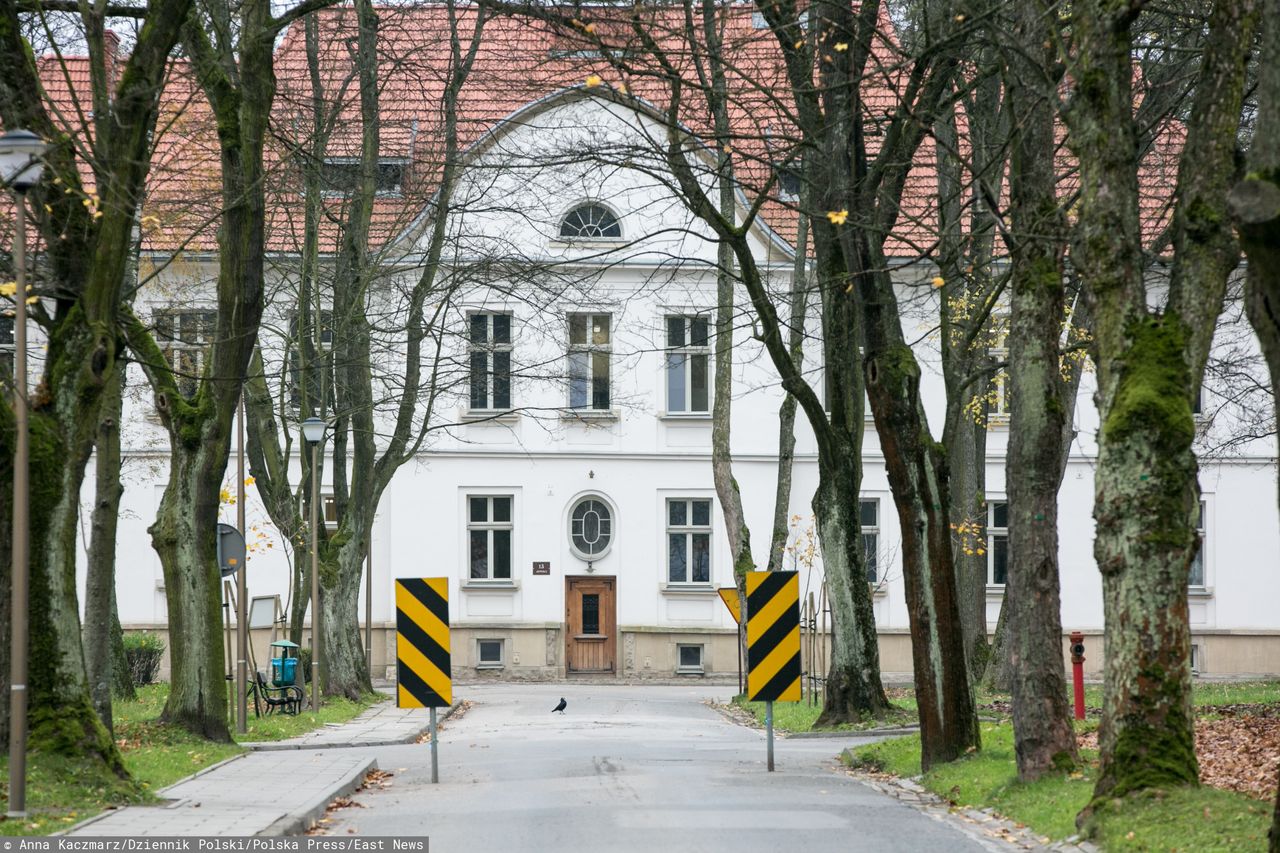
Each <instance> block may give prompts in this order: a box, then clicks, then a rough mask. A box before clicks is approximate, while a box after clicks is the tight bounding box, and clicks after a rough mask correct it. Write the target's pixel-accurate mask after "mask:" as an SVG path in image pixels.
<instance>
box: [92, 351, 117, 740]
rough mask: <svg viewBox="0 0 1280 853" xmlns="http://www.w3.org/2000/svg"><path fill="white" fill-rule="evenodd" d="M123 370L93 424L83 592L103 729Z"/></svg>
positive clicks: (113, 620) (109, 672)
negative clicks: (90, 507) (95, 435)
mask: <svg viewBox="0 0 1280 853" xmlns="http://www.w3.org/2000/svg"><path fill="white" fill-rule="evenodd" d="M123 384H124V372H123V371H122V370H118V371H116V375H115V377H114V378H113V379H112V381H111V382H110V383H109V384H108V386H107V388H106V390H105V391H104V393H103V398H102V414H101V418H100V419H99V423H98V442H97V461H96V468H95V483H94V491H95V495H94V506H93V518H92V522H91V535H90V541H89V559H88V563H89V566H88V572H87V575H86V577H85V593H84V663H85V674H86V676H87V678H88V681H89V696H90V699H91V701H92V702H93V707H94V709H95V710H96V711H97V712H98V717H99V718H101V720H102V724H103V725H104V726H106V727H107V731H108V732H111V731H113V728H112V724H111V698H112V693H113V690H112V687H113V685H114V683H115V676H114V664H115V656H114V654H113V652H114V644H113V643H112V639H113V635H114V633H115V632H114V631H113V630H112V628H113V626H114V627H116V628H117V629H118V627H119V619H118V618H117V617H116V610H115V586H116V520H117V518H118V517H119V515H120V496H121V495H122V494H124V487H123V486H122V485H121V484H120V402H121V390H122V385H123Z"/></svg>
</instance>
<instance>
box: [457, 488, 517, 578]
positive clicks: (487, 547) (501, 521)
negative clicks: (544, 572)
mask: <svg viewBox="0 0 1280 853" xmlns="http://www.w3.org/2000/svg"><path fill="white" fill-rule="evenodd" d="M512 503H513V499H512V497H511V496H510V495H468V496H467V541H468V544H469V550H470V552H471V570H470V576H471V579H472V580H511V532H512V528H513V524H512V519H511V505H512Z"/></svg>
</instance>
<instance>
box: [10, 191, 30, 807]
mask: <svg viewBox="0 0 1280 853" xmlns="http://www.w3.org/2000/svg"><path fill="white" fill-rule="evenodd" d="M13 197H14V206H15V207H16V208H17V216H16V224H15V226H14V231H13V263H14V266H16V267H17V272H18V282H17V289H16V290H15V291H14V293H13V305H14V309H13V346H14V352H13V420H14V427H15V429H16V430H17V439H16V442H15V444H16V446H15V449H14V457H13V583H12V596H13V598H12V605H13V615H12V617H11V619H10V621H11V622H12V623H13V624H12V629H13V631H12V634H11V635H10V638H11V642H10V646H9V812H8V815H9V817H11V818H25V817H26V816H27V633H28V629H27V597H28V592H27V589H28V581H29V572H30V565H29V562H28V555H29V554H30V544H29V543H28V541H27V531H28V518H27V512H28V507H27V496H28V492H27V477H28V475H27V469H28V462H27V460H28V456H29V453H30V448H29V444H28V441H29V438H28V433H27V223H26V215H27V209H26V203H25V199H24V198H23V195H22V193H20V192H15V193H14V195H13Z"/></svg>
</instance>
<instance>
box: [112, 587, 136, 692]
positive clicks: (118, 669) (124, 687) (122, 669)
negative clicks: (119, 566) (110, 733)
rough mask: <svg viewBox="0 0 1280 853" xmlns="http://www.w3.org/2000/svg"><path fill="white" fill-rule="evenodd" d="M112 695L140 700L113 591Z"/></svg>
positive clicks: (113, 591)
mask: <svg viewBox="0 0 1280 853" xmlns="http://www.w3.org/2000/svg"><path fill="white" fill-rule="evenodd" d="M111 695H112V696H113V697H114V698H116V699H120V700H122V701H126V702H132V701H133V700H135V699H137V698H138V691H137V690H136V689H134V685H133V673H131V672H130V671H129V657H128V656H127V655H126V654H125V651H124V630H123V629H122V628H121V627H120V609H119V608H118V607H117V606H116V591H115V589H112V590H111Z"/></svg>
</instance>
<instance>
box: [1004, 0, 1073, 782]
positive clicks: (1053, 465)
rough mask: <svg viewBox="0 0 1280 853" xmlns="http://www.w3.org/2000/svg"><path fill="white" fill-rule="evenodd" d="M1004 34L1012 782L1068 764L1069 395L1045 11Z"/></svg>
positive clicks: (1029, 5) (1036, 9)
mask: <svg viewBox="0 0 1280 853" xmlns="http://www.w3.org/2000/svg"><path fill="white" fill-rule="evenodd" d="M1015 15H1016V18H1015V21H1014V37H1015V39H1016V40H1017V41H1018V42H1019V43H1020V44H1022V45H1026V46H1027V47H1026V48H1024V50H1025V52H1023V53H1018V54H1016V55H1015V56H1014V57H1013V58H1012V59H1011V60H1010V62H1009V66H1008V69H1007V75H1006V78H1005V79H1006V82H1007V85H1008V88H1009V102H1010V106H1011V109H1012V111H1013V114H1014V115H1016V116H1018V118H1019V121H1018V126H1017V127H1016V128H1015V130H1014V132H1013V143H1014V144H1013V160H1012V168H1011V170H1010V178H1009V186H1010V209H1009V212H1010V224H1011V228H1012V231H1013V232H1014V236H1013V238H1012V243H1013V245H1012V261H1013V273H1012V277H1013V280H1012V291H1013V294H1012V298H1011V301H1010V302H1011V304H1010V307H1011V312H1010V320H1009V378H1010V383H1011V396H1012V399H1013V401H1014V402H1013V411H1012V414H1011V416H1010V425H1009V449H1008V454H1007V461H1006V474H1005V479H1006V489H1007V492H1008V495H1009V557H1010V559H1009V576H1008V581H1007V584H1006V587H1005V595H1006V601H1007V606H1008V607H1009V618H1008V628H1007V631H1008V633H1007V635H1006V643H1007V649H1008V652H1009V661H1010V664H1011V670H1012V671H1011V678H1010V682H1011V687H1012V692H1013V742H1014V756H1015V759H1016V761H1017V765H1018V778H1019V779H1021V780H1023V781H1032V780H1034V779H1037V778H1039V777H1040V776H1042V775H1044V774H1045V773H1048V772H1050V771H1053V770H1060V769H1064V768H1066V767H1070V766H1073V765H1074V764H1075V763H1076V761H1077V751H1076V736H1075V729H1074V727H1073V725H1072V723H1071V716H1070V711H1069V710H1068V707H1067V682H1066V671H1065V669H1064V667H1063V662H1062V621H1061V620H1062V616H1061V614H1062V605H1061V601H1060V596H1059V581H1058V488H1059V486H1060V484H1061V482H1062V472H1063V463H1064V461H1065V459H1066V453H1065V448H1064V447H1063V444H1064V442H1065V440H1066V436H1067V434H1068V432H1067V430H1066V426H1067V423H1068V421H1069V419H1070V417H1071V411H1072V409H1071V408H1070V407H1069V406H1068V405H1066V404H1065V402H1064V397H1065V396H1067V395H1070V396H1074V394H1075V386H1074V384H1067V383H1066V382H1064V379H1063V371H1062V354H1061V343H1060V342H1061V340H1062V326H1063V317H1064V315H1065V312H1066V288H1065V287H1064V283H1063V268H1062V265H1063V260H1064V257H1065V253H1066V222H1065V216H1064V213H1063V211H1062V208H1061V206H1060V204H1059V201H1058V198H1057V173H1056V170H1055V158H1054V154H1055V151H1056V147H1057V145H1056V141H1055V138H1054V133H1055V121H1054V115H1053V110H1052V108H1051V101H1050V96H1051V94H1052V93H1053V92H1054V91H1055V90H1056V88H1057V86H1058V84H1059V80H1058V78H1057V76H1055V75H1052V74H1051V73H1050V72H1049V70H1048V69H1051V68H1053V66H1054V63H1053V59H1054V57H1053V53H1052V51H1053V31H1052V29H1051V26H1050V21H1051V20H1052V18H1051V14H1050V9H1049V8H1048V7H1047V6H1046V5H1045V4H1044V3H1040V2H1030V0H1029V2H1025V3H1023V4H1021V5H1020V6H1019V7H1018V9H1017V11H1016V12H1015Z"/></svg>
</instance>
